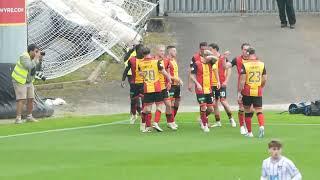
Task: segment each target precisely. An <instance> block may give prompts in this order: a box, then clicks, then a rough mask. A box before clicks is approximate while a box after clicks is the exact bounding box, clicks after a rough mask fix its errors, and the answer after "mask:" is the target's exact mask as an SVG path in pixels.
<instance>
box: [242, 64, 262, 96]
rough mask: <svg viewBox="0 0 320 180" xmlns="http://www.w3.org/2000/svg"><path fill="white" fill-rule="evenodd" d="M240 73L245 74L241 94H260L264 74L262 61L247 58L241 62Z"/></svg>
mask: <svg viewBox="0 0 320 180" xmlns="http://www.w3.org/2000/svg"><path fill="white" fill-rule="evenodd" d="M241 74H245V75H246V82H245V85H244V89H243V90H242V94H243V95H245V96H262V94H263V89H262V87H261V84H262V76H263V75H265V74H266V69H265V65H264V63H263V62H261V61H259V60H247V61H246V62H243V65H242V70H241Z"/></svg>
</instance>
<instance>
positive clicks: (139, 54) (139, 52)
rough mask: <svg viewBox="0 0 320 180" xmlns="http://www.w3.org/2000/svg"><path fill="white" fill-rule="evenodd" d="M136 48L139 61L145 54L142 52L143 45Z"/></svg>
mask: <svg viewBox="0 0 320 180" xmlns="http://www.w3.org/2000/svg"><path fill="white" fill-rule="evenodd" d="M134 48H135V50H136V53H137V55H136V57H137V58H138V59H142V58H143V52H142V50H143V44H137V45H136V46H135V47H134Z"/></svg>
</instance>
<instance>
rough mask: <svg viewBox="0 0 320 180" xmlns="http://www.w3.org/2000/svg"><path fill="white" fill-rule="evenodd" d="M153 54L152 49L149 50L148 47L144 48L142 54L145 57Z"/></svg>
mask: <svg viewBox="0 0 320 180" xmlns="http://www.w3.org/2000/svg"><path fill="white" fill-rule="evenodd" d="M150 53H151V51H150V49H149V48H147V47H143V48H142V54H143V55H144V56H145V55H148V54H150Z"/></svg>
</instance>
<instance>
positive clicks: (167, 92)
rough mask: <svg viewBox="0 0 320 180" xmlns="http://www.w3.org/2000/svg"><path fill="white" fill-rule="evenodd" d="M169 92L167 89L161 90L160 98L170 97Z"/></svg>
mask: <svg viewBox="0 0 320 180" xmlns="http://www.w3.org/2000/svg"><path fill="white" fill-rule="evenodd" d="M169 93H170V92H169V91H168V90H167V89H164V90H162V100H164V99H168V98H170V94H169Z"/></svg>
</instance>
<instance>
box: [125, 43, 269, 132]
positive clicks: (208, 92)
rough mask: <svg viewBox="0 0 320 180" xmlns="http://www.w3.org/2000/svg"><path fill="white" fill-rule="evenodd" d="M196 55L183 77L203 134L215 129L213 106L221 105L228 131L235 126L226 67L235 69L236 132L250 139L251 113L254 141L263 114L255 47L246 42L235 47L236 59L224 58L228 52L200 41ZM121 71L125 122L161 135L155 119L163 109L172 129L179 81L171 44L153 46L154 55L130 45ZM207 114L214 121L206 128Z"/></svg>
mask: <svg viewBox="0 0 320 180" xmlns="http://www.w3.org/2000/svg"><path fill="white" fill-rule="evenodd" d="M199 48H200V49H199V51H198V52H196V53H195V54H194V55H193V57H192V60H191V63H190V69H189V74H188V89H189V91H191V92H193V89H194V90H195V94H196V98H197V101H198V102H199V106H200V118H199V123H200V127H201V129H202V130H203V131H204V132H210V128H211V127H221V126H222V124H221V122H220V110H219V103H221V105H222V106H223V107H224V109H225V111H226V113H227V115H228V117H229V121H230V124H231V126H232V127H236V126H237V124H236V122H235V120H234V118H233V115H232V111H231V109H230V105H229V103H228V101H227V85H228V81H229V78H230V74H231V68H232V67H234V66H236V67H237V71H238V86H237V87H238V104H239V112H238V118H239V125H240V133H241V134H243V135H245V136H247V137H253V133H252V128H251V119H252V117H253V114H254V112H256V114H257V118H258V121H259V137H263V136H264V132H265V131H264V115H263V112H262V94H263V88H264V86H265V84H266V80H267V75H266V69H265V65H264V63H263V62H262V61H260V60H259V59H258V57H257V56H256V53H255V49H254V48H253V47H251V46H250V44H248V43H243V44H242V45H241V50H242V53H241V55H239V56H237V57H236V58H234V59H233V60H232V61H229V60H228V57H229V56H230V52H229V51H226V52H224V53H223V54H221V53H220V52H219V46H218V44H216V43H212V44H209V45H208V44H207V43H206V42H201V43H200V46H199ZM125 60H126V68H125V70H124V72H123V77H122V86H123V87H124V86H125V79H126V78H128V81H129V84H130V99H131V120H130V122H131V124H134V122H135V121H136V120H137V116H138V115H140V116H141V125H140V130H141V132H151V131H152V129H153V128H154V129H155V130H157V131H159V132H162V131H163V130H162V128H161V127H160V126H159V121H160V117H161V113H162V110H163V109H164V108H163V105H165V114H166V119H167V126H168V127H169V128H170V129H172V130H177V129H178V125H177V124H176V122H175V117H176V114H177V111H178V109H179V105H180V99H181V92H180V91H181V87H182V85H183V82H182V80H181V78H180V77H179V68H178V63H177V50H176V47H175V46H168V47H165V46H164V45H158V46H157V47H156V50H155V53H154V54H151V51H150V49H149V48H148V47H145V46H143V45H142V44H138V45H135V46H134V48H132V49H131V50H129V52H128V53H127V56H126V57H125ZM153 104H155V105H156V112H155V117H154V122H153V124H152V113H151V110H152V105H153ZM211 113H213V114H214V116H215V120H216V122H215V123H214V124H213V125H212V126H211V125H209V122H208V117H209V115H210V114H211Z"/></svg>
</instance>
